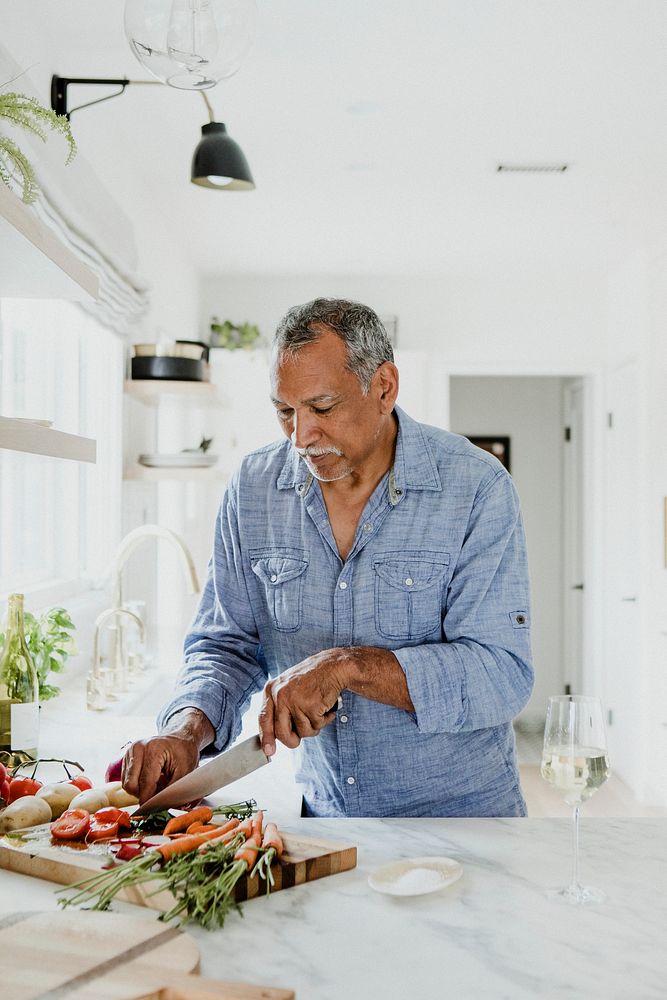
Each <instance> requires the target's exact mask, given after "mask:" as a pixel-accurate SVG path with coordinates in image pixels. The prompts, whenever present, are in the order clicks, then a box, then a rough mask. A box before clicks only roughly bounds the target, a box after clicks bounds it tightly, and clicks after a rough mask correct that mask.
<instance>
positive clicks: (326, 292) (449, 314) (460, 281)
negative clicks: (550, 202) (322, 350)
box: [200, 274, 607, 373]
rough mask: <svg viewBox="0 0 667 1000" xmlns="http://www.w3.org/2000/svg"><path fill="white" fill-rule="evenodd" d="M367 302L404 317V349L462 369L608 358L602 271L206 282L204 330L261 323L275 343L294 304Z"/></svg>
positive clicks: (578, 364)
mask: <svg viewBox="0 0 667 1000" xmlns="http://www.w3.org/2000/svg"><path fill="white" fill-rule="evenodd" d="M320 295H322V296H343V297H348V298H353V299H357V300H360V301H362V302H365V303H366V304H367V305H369V306H371V307H372V308H373V309H375V311H376V312H377V313H379V315H381V316H382V315H397V316H398V346H399V347H400V348H403V349H408V350H427V351H432V352H433V351H435V350H436V349H437V351H438V353H439V354H440V355H441V356H442V360H443V361H444V362H445V363H446V364H449V362H450V361H452V362H453V361H455V362H456V370H457V371H461V370H462V367H463V366H464V365H468V366H470V368H471V370H472V371H475V370H479V365H480V364H485V365H488V366H489V369H488V370H489V373H492V372H493V371H494V370H495V371H498V370H501V371H503V372H507V373H511V372H512V371H513V370H514V368H515V367H516V366H517V363H518V365H519V368H520V370H522V371H530V370H532V371H534V372H536V373H539V372H543V371H557V372H558V373H560V372H561V371H562V370H563V367H564V365H566V367H567V370H573V371H584V370H587V369H589V368H592V367H595V366H596V365H598V364H600V362H601V361H602V359H603V358H604V350H605V348H604V344H605V331H606V321H607V313H606V296H607V286H606V282H605V279H604V276H602V275H595V274H577V275H569V276H567V277H565V276H559V275H550V276H549V277H548V278H544V279H543V280H540V279H539V278H536V277H535V276H524V275H520V274H514V275H512V274H508V275H506V276H505V277H503V278H499V277H497V276H495V275H493V276H487V275H479V276H471V275H468V276H459V275H451V274H433V275H405V276H403V275H379V276H376V275H357V276H354V275H326V274H323V275H303V276H301V277H283V276H280V275H252V276H243V275H228V276H207V277H205V278H204V279H203V280H202V284H201V312H200V332H201V333H202V334H203V333H205V332H206V331H207V330H208V324H209V321H210V317H211V316H212V315H217V316H219V317H220V318H221V319H232V320H234V321H236V322H243V321H245V320H248V321H249V322H252V323H257V324H258V325H259V327H260V330H261V332H262V334H263V335H264V336H265V337H267V338H269V339H270V338H271V337H272V335H273V332H274V330H275V327H276V323H277V322H278V320H279V319H280V317H281V316H282V315H283V313H284V312H285V311H286V310H287V309H288V308H289V307H290V306H292V305H295V304H296V303H299V302H306V301H307V300H308V299H312V298H315V297H316V296H320Z"/></svg>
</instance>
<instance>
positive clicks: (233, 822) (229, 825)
mask: <svg viewBox="0 0 667 1000" xmlns="http://www.w3.org/2000/svg"><path fill="white" fill-rule="evenodd" d="M240 825H241V821H240V820H238V819H236V818H234V819H230V820H227V822H226V823H223V824H222V825H221V826H216V827H215V829H216V830H217V831H218V833H227V831H228V830H235V829H236V827H237V826H240Z"/></svg>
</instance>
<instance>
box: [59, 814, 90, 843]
mask: <svg viewBox="0 0 667 1000" xmlns="http://www.w3.org/2000/svg"><path fill="white" fill-rule="evenodd" d="M89 829H90V813H88V812H86V810H85V809H67V810H65V812H64V813H63V814H62V816H59V817H58V819H57V820H55V822H53V823H52V824H51V834H52V835H53V836H54V837H57V838H58V839H59V840H83V838H84V837H85V836H86V834H87V833H88V830H89Z"/></svg>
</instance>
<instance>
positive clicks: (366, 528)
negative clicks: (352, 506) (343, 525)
mask: <svg viewBox="0 0 667 1000" xmlns="http://www.w3.org/2000/svg"><path fill="white" fill-rule="evenodd" d="M372 530H373V525H372V524H371V522H370V521H366V523H365V525H364V531H372Z"/></svg>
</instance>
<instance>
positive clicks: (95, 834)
mask: <svg viewBox="0 0 667 1000" xmlns="http://www.w3.org/2000/svg"><path fill="white" fill-rule="evenodd" d="M117 833H118V823H117V822H116V821H113V822H107V823H98V822H97V817H96V816H93V818H92V821H91V824H90V830H89V831H88V834H87V836H86V840H88V841H92V840H110V839H111V838H112V837H115V836H116V834H117Z"/></svg>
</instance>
